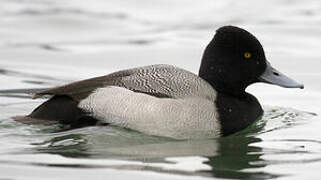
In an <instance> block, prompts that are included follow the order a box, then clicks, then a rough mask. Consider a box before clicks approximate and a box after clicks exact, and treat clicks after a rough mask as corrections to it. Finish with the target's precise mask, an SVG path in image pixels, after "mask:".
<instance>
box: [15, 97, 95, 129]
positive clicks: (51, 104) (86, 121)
mask: <svg viewBox="0 0 321 180" xmlns="http://www.w3.org/2000/svg"><path fill="white" fill-rule="evenodd" d="M77 105H78V102H77V101H75V100H73V99H72V98H71V97H68V96H58V95H56V96H54V97H52V98H51V99H49V100H48V101H46V102H44V103H43V104H41V105H40V106H38V107H37V108H36V109H35V110H33V111H32V113H31V114H29V115H28V116H25V117H15V118H14V119H15V120H17V121H19V122H22V123H26V124H51V123H61V124H65V125H70V128H79V127H84V126H92V125H96V123H97V119H95V118H92V117H91V116H89V115H88V114H87V113H86V112H84V111H83V110H82V109H80V108H78V106H77Z"/></svg>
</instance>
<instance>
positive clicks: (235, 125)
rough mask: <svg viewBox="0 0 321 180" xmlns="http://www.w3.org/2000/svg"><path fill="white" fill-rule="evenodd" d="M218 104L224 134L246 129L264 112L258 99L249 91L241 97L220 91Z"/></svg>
mask: <svg viewBox="0 0 321 180" xmlns="http://www.w3.org/2000/svg"><path fill="white" fill-rule="evenodd" d="M216 106H217V109H218V113H219V120H220V123H221V131H222V134H223V136H227V135H230V134H233V133H235V132H238V131H240V130H242V129H245V128H246V127H248V126H249V125H250V124H252V123H253V122H254V121H255V120H257V119H258V118H259V117H260V116H261V115H262V114H263V110H262V107H261V105H260V103H259V102H258V100H257V99H256V98H255V97H254V96H253V95H251V94H248V93H247V94H245V96H244V97H241V98H236V97H233V96H229V95H226V94H222V93H218V94H217V98H216Z"/></svg>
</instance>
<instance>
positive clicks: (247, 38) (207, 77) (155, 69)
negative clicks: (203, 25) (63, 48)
mask: <svg viewBox="0 0 321 180" xmlns="http://www.w3.org/2000/svg"><path fill="white" fill-rule="evenodd" d="M258 82H263V83H268V84H274V85H278V86H281V87H285V88H304V86H303V84H301V83H298V82H296V81H295V80H293V79H291V78H289V77H288V76H286V75H285V74H283V73H281V72H279V71H278V70H276V69H275V68H273V67H272V66H271V64H270V63H269V62H268V61H267V59H266V56H265V53H264V50H263V47H262V45H261V43H260V42H259V40H258V39H257V38H256V37H255V36H254V35H252V34H251V33H250V32H248V31H246V30H244V29H242V28H239V27H236V26H231V25H228V26H223V27H220V28H218V29H217V30H216V33H215V35H214V37H213V38H212V40H211V41H210V42H209V44H208V45H207V47H206V48H205V51H204V53H203V56H202V59H201V64H200V68H199V73H198V75H197V74H195V73H193V72H190V71H187V70H184V69H182V68H179V67H176V66H173V65H167V64H156V65H149V66H144V67H137V68H131V69H126V70H120V71H117V72H114V73H111V74H107V75H105V76H100V77H94V78H90V79H86V80H81V81H77V82H73V83H70V84H66V85H62V86H58V87H54V88H50V89H45V90H42V91H40V92H37V93H35V94H34V96H33V98H41V97H46V96H49V97H50V98H49V99H48V100H47V101H45V102H44V103H42V104H41V105H39V106H38V107H37V108H35V109H34V110H33V111H32V112H31V113H30V114H29V115H26V116H20V117H16V118H15V119H16V120H17V121H20V122H22V123H27V124H51V123H59V124H63V125H68V126H70V127H71V128H79V127H86V126H92V125H102V124H104V125H108V126H117V127H121V128H125V129H129V130H134V131H138V132H141V133H145V134H148V135H152V136H161V137H169V138H174V139H203V138H217V137H222V136H228V135H231V134H234V133H236V132H239V131H241V130H243V129H245V128H246V127H248V126H249V125H251V124H252V123H253V122H255V121H256V120H258V119H260V117H261V116H262V115H263V109H262V106H261V105H260V103H259V101H258V100H257V98H256V97H255V96H253V95H252V94H250V93H248V92H246V91H245V89H246V88H247V87H248V86H249V85H251V84H254V83H258Z"/></svg>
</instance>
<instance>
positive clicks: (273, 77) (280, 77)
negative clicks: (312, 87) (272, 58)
mask: <svg viewBox="0 0 321 180" xmlns="http://www.w3.org/2000/svg"><path fill="white" fill-rule="evenodd" d="M259 80H260V82H265V83H269V84H274V85H278V86H281V87H285V88H300V89H303V88H304V85H303V84H301V83H298V82H296V81H295V80H293V79H291V78H289V77H288V76H286V75H284V74H283V73H281V72H279V71H278V70H276V69H275V68H273V67H272V66H271V64H270V63H269V62H268V61H267V62H266V69H265V71H264V72H263V74H262V75H261V76H260V77H259Z"/></svg>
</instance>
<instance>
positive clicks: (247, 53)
mask: <svg viewBox="0 0 321 180" xmlns="http://www.w3.org/2000/svg"><path fill="white" fill-rule="evenodd" d="M244 57H245V59H250V58H251V57H252V54H251V53H249V52H246V53H244Z"/></svg>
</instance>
